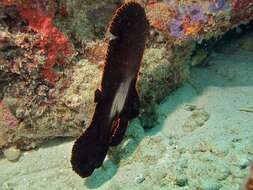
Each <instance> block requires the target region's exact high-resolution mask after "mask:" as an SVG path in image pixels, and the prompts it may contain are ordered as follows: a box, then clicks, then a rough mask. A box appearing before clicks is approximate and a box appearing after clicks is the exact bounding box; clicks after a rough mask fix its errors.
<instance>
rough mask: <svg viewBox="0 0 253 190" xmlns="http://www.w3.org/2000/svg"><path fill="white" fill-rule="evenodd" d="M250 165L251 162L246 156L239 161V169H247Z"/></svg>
mask: <svg viewBox="0 0 253 190" xmlns="http://www.w3.org/2000/svg"><path fill="white" fill-rule="evenodd" d="M250 163H251V160H250V159H249V158H248V157H247V156H244V157H242V158H241V159H240V160H239V166H240V168H241V169H245V168H247V167H248V166H249V165H250Z"/></svg>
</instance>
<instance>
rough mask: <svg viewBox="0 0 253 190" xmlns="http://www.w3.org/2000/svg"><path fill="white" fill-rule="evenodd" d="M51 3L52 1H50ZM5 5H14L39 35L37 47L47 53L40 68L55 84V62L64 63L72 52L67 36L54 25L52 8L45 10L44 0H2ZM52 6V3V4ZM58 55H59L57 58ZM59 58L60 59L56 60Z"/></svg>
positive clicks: (45, 76) (56, 78)
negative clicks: (44, 61) (21, 0)
mask: <svg viewBox="0 0 253 190" xmlns="http://www.w3.org/2000/svg"><path fill="white" fill-rule="evenodd" d="M50 2H51V3H52V2H53V1H50ZM3 4H5V5H13V4H14V5H16V6H17V8H18V10H19V12H20V15H21V16H22V17H23V18H24V19H26V20H27V21H28V23H29V27H30V28H31V29H32V30H33V31H35V32H37V33H38V34H40V35H41V39H40V41H39V47H40V48H41V49H42V50H43V51H44V52H45V53H46V54H47V60H46V64H45V65H44V67H43V69H42V75H43V77H44V79H45V80H47V81H48V82H50V83H52V84H55V82H56V81H57V80H58V75H57V74H56V73H55V72H54V71H53V67H54V66H55V64H56V63H59V64H65V62H64V61H63V59H64V58H65V57H67V56H70V55H71V54H72V48H71V45H70V43H69V40H68V38H67V37H66V36H65V35H64V34H63V33H62V32H61V31H60V30H59V29H58V28H57V27H55V26H54V23H53V18H54V12H55V11H54V8H51V10H50V11H48V10H46V3H45V1H40V0H36V1H33V0H26V1H23V2H20V1H18V0H4V1H3ZM52 4H53V3H52ZM52 7H54V4H53V6H52ZM59 56H61V57H60V58H59ZM58 59H60V61H58Z"/></svg>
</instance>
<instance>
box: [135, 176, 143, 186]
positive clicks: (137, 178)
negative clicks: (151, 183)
mask: <svg viewBox="0 0 253 190" xmlns="http://www.w3.org/2000/svg"><path fill="white" fill-rule="evenodd" d="M144 180H145V177H144V175H143V174H139V175H137V177H136V178H135V182H136V183H138V184H139V183H142V182H143V181H144Z"/></svg>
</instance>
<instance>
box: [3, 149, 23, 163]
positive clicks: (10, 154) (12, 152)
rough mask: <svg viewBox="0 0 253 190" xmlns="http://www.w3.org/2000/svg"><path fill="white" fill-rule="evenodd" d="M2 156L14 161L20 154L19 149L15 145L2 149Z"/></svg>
mask: <svg viewBox="0 0 253 190" xmlns="http://www.w3.org/2000/svg"><path fill="white" fill-rule="evenodd" d="M3 153H4V156H5V158H6V159H7V160H9V161H15V160H18V158H19V157H20V155H21V151H20V150H19V149H17V148H15V147H11V148H8V149H6V150H4V151H3Z"/></svg>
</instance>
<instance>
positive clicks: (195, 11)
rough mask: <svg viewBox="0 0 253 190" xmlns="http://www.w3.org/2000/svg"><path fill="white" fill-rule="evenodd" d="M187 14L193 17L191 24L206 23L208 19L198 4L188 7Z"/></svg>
mask: <svg viewBox="0 0 253 190" xmlns="http://www.w3.org/2000/svg"><path fill="white" fill-rule="evenodd" d="M186 14H187V15H189V16H190V17H191V22H193V23H194V22H206V21H207V19H208V17H207V16H206V15H205V14H204V12H203V10H202V7H201V6H199V5H198V4H193V5H192V6H188V7H187V9H186Z"/></svg>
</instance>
